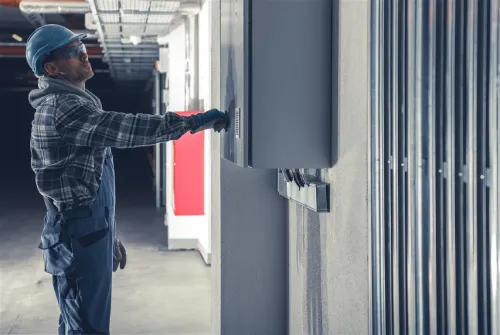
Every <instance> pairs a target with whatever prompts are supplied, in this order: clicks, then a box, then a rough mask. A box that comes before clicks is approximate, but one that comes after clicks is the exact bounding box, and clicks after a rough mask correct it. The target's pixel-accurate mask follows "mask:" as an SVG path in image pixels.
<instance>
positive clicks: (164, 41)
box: [156, 35, 168, 45]
mask: <svg viewBox="0 0 500 335" xmlns="http://www.w3.org/2000/svg"><path fill="white" fill-rule="evenodd" d="M156 41H157V42H158V44H159V45H165V44H167V43H168V35H165V36H158V38H157V39H156Z"/></svg>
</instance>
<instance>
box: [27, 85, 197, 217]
mask: <svg viewBox="0 0 500 335" xmlns="http://www.w3.org/2000/svg"><path fill="white" fill-rule="evenodd" d="M195 125H196V121H195V119H194V117H192V116H189V117H185V116H181V115H178V114H176V113H172V112H168V113H166V114H165V115H150V114H135V115H134V114H125V113H117V112H109V111H104V110H102V109H100V108H98V107H97V106H95V105H93V104H92V103H89V101H88V100H85V99H83V98H82V97H79V96H78V95H76V94H70V93H53V94H49V95H47V97H46V99H45V100H44V102H43V103H42V104H40V106H38V107H37V109H36V112H35V117H34V120H33V122H32V130H31V141H30V146H31V167H32V169H33V171H34V173H35V181H36V185H37V188H38V191H39V192H40V194H42V195H43V196H45V197H48V198H49V199H51V200H52V202H53V203H54V205H55V206H56V207H57V208H59V210H68V209H71V208H73V207H77V206H81V205H88V204H91V203H92V201H93V199H94V198H95V196H96V194H97V190H98V187H99V184H100V180H101V173H102V165H103V162H104V158H105V154H106V148H108V147H111V148H134V147H140V146H149V145H154V144H156V143H160V142H166V141H170V140H176V139H178V138H180V137H181V136H182V135H184V134H185V133H186V132H187V131H191V130H192V129H194V128H195Z"/></svg>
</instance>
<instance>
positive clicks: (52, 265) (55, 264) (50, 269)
mask: <svg viewBox="0 0 500 335" xmlns="http://www.w3.org/2000/svg"><path fill="white" fill-rule="evenodd" d="M38 248H40V249H42V255H43V261H44V267H45V272H47V273H49V274H52V275H55V276H60V275H64V274H68V273H70V272H71V271H72V270H73V261H74V255H73V247H72V245H71V239H70V238H69V234H68V232H67V230H66V229H64V227H62V226H61V221H60V220H57V222H55V223H54V224H52V223H49V222H45V225H44V228H43V231H42V235H41V236H40V244H39V245H38Z"/></svg>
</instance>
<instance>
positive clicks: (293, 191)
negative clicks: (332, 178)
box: [278, 169, 330, 213]
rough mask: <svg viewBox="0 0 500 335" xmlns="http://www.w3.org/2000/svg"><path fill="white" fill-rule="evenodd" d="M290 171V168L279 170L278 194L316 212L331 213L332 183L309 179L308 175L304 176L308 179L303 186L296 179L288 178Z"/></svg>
mask: <svg viewBox="0 0 500 335" xmlns="http://www.w3.org/2000/svg"><path fill="white" fill-rule="evenodd" d="M290 171H291V170H288V169H279V170H278V194H279V195H281V196H282V197H284V198H286V199H289V200H292V201H295V202H296V203H299V204H301V205H303V206H305V207H307V208H309V209H310V210H313V211H315V212H318V213H329V212H330V184H328V183H325V182H322V181H318V180H309V178H308V177H307V176H302V177H304V178H306V179H307V182H306V184H305V185H304V186H302V187H301V186H299V184H298V183H296V182H295V180H290V178H286V174H288V173H290ZM292 173H293V172H292ZM288 180H289V181H288Z"/></svg>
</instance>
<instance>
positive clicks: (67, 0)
mask: <svg viewBox="0 0 500 335" xmlns="http://www.w3.org/2000/svg"><path fill="white" fill-rule="evenodd" d="M19 9H20V10H21V11H22V12H24V13H27V14H34V13H37V14H84V13H87V12H90V7H89V4H88V3H87V2H86V1H82V0H64V1H37V0H21V2H20V3H19Z"/></svg>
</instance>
